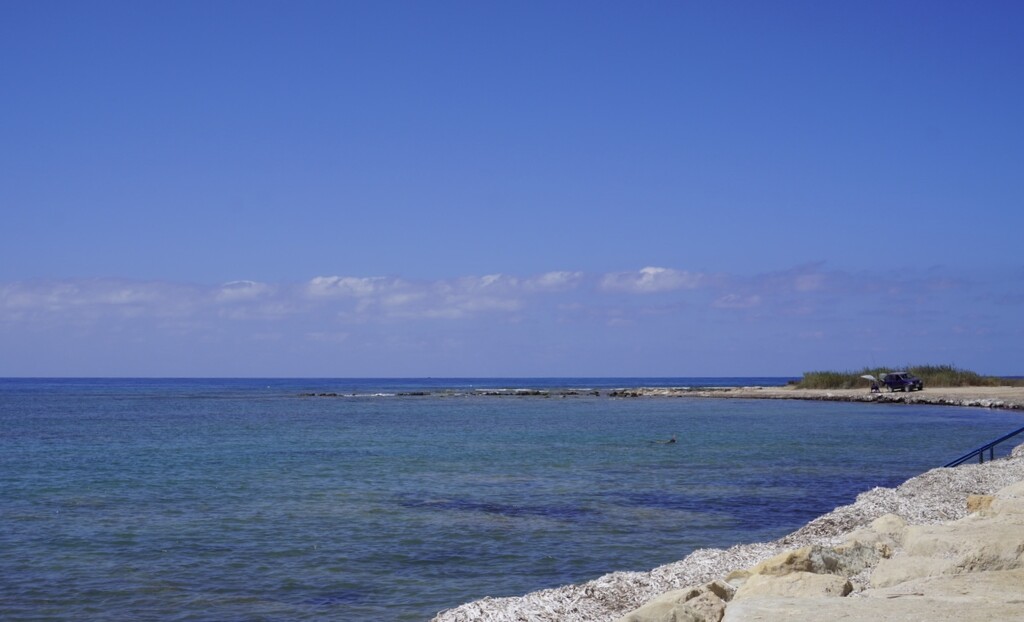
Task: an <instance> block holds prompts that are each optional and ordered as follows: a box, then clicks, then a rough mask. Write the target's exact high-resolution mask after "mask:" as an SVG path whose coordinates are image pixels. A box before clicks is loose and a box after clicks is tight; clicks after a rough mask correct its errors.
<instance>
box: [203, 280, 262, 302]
mask: <svg viewBox="0 0 1024 622" xmlns="http://www.w3.org/2000/svg"><path fill="white" fill-rule="evenodd" d="M271 291H272V288H271V287H270V286H269V285H267V284H266V283H257V282H256V281H231V282H229V283H225V284H223V285H221V286H220V289H219V290H218V291H217V293H216V295H215V298H216V299H217V300H218V301H219V302H236V301H244V300H254V299H256V298H260V297H263V296H266V295H267V294H269V293H270V292H271Z"/></svg>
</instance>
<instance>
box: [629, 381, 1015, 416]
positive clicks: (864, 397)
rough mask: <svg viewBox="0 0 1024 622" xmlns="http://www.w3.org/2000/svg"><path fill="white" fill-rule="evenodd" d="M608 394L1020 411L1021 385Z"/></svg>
mask: <svg viewBox="0 0 1024 622" xmlns="http://www.w3.org/2000/svg"><path fill="white" fill-rule="evenodd" d="M609 396H610V397H622V398H626V397H702V398H721V399H730V398H731V399H776V400H814V401H831V402H879V403H898V404H933V405H937V406H969V407H980V408H1005V409H1010V410H1024V387H940V388H934V389H933V388H925V389H924V390H923V391H913V392H910V393H903V392H896V393H890V392H888V391H882V392H881V393H871V392H869V391H868V390H867V389H798V388H796V387H795V386H785V387H722V388H702V387H676V388H671V387H670V388H664V387H656V388H645V387H640V388H631V389H616V390H614V391H611V392H609Z"/></svg>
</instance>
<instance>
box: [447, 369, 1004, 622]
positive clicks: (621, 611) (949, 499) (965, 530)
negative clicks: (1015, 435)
mask: <svg viewBox="0 0 1024 622" xmlns="http://www.w3.org/2000/svg"><path fill="white" fill-rule="evenodd" d="M629 391H631V392H636V397H679V396H684V395H686V396H691V397H710V398H760V399H818V400H841V401H895V402H907V403H928V404H949V405H957V406H980V407H987V408H1012V409H1024V389H1022V388H1017V387H996V388H983V389H960V388H958V389H931V390H929V389H926V390H925V391H923V392H918V393H895V394H888V393H883V394H869V393H868V392H867V391H866V390H865V391H808V390H800V389H794V388H791V387H778V388H755V387H747V388H740V389H714V390H690V389H631V390H629ZM622 397H628V396H622ZM840 617H841V618H842V619H844V620H851V621H861V620H863V621H864V622H868V621H869V620H871V621H874V620H887V619H889V620H918V619H920V620H939V621H942V620H950V621H952V620H958V621H964V620H967V621H971V620H978V621H981V620H985V621H988V620H1024V446H1021V447H1018V448H1016V449H1015V450H1014V451H1013V453H1012V454H1011V456H1010V457H1008V458H1005V459H1000V460H995V461H991V462H987V463H985V464H967V465H963V466H959V467H956V468H939V469H933V470H931V471H928V472H927V473H924V474H922V475H920V476H917V477H914V478H912V479H910V480H907V481H906V482H904V483H903V484H901V485H900V486H898V487H896V488H874V489H872V490H869V491H867V492H864V493H861V494H860V495H858V497H857V499H856V501H855V502H854V503H852V504H850V505H846V506H841V507H839V508H836V509H835V510H833V511H832V512H830V513H828V514H825V515H823V516H820V517H818V518H817V519H815V520H813V521H811V522H810V523H808V524H807V525H805V526H804V527H802V528H801V529H799V530H797V531H795V532H793V533H791V534H789V535H787V536H785V537H783V538H780V539H778V540H775V541H773V542H761V543H754V544H744V545H738V546H734V547H732V548H729V549H700V550H697V551H694V552H693V553H691V554H690V555H689V556H687V557H686V558H685V559H683V560H681V561H679V562H675V563H672V564H667V565H665V566H661V567H658V568H655V569H654V570H651V571H649V572H617V573H612V574H609V575H605V576H603V577H600V578H598V579H595V580H593V581H588V582H586V583H582V584H577V585H567V586H562V587H559V588H554V589H548V590H541V591H538V592H533V593H531V594H527V595H525V596H520V597H510V598H485V599H482V600H479V601H475V602H471V603H467V604H464V605H461V606H459V607H456V608H454V609H450V610H448V611H444V612H441V613H440V614H438V615H437V616H436V617H435V618H434V620H433V622H469V621H481V620H486V621H494V622H506V621H508V622H512V621H516V622H524V621H529V622H548V621H550V622H554V621H560V622H603V621H607V622H613V621H618V622H662V621H665V622H669V621H673V620H689V621H692V622H705V621H710V622H719V621H724V622H753V621H754V620H760V621H766V620H767V621H770V620H787V619H838V618H840Z"/></svg>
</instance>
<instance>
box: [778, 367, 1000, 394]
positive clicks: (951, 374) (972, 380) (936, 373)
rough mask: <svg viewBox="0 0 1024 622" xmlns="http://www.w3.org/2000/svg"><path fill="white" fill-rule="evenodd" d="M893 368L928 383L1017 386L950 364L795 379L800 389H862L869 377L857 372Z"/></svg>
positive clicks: (819, 373)
mask: <svg viewBox="0 0 1024 622" xmlns="http://www.w3.org/2000/svg"><path fill="white" fill-rule="evenodd" d="M895 371H908V372H910V373H912V374H914V375H915V376H917V377H918V378H920V379H921V380H922V381H923V382H924V386H925V388H928V387H997V386H1004V385H1013V386H1020V385H1019V384H1018V382H1019V381H1015V380H1007V379H1002V378H996V377H994V376H982V375H981V374H979V373H977V372H973V371H970V370H967V369H959V368H957V367H954V366H953V365H908V366H906V367H874V368H870V367H865V368H864V369H862V370H860V371H846V372H839V371H811V372H805V373H804V376H803V379H801V380H800V382H798V383H797V385H796V386H797V388H800V389H864V388H867V387H868V386H869V385H870V381H868V380H865V379H863V378H861V376H863V375H866V374H870V375H872V376H874V377H875V378H880V377H881V376H882V374H887V373H892V372H895Z"/></svg>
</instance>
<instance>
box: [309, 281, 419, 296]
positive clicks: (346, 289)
mask: <svg viewBox="0 0 1024 622" xmlns="http://www.w3.org/2000/svg"><path fill="white" fill-rule="evenodd" d="M400 284H401V282H400V281H398V280H397V279H391V278H388V277H383V276H371V277H354V276H318V277H314V278H313V279H311V280H310V281H309V284H308V286H307V291H308V292H309V293H310V294H311V295H313V296H328V297H329V296H350V297H356V298H362V297H365V296H372V295H374V294H377V293H380V292H381V291H382V290H385V289H390V288H394V287H396V286H399V285H400Z"/></svg>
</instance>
